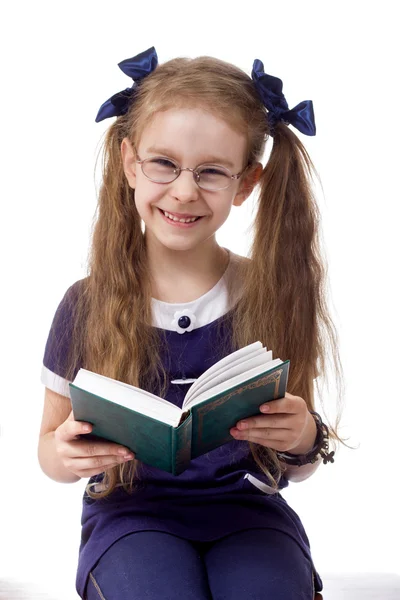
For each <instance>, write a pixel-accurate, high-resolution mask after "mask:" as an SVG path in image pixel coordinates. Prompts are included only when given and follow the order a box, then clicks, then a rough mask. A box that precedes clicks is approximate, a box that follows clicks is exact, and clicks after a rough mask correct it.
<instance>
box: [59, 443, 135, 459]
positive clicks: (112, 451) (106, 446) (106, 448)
mask: <svg viewBox="0 0 400 600" xmlns="http://www.w3.org/2000/svg"><path fill="white" fill-rule="evenodd" d="M68 454H69V456H70V457H71V458H87V457H92V458H95V457H97V456H114V460H115V457H116V456H117V457H119V456H126V455H127V454H133V452H132V451H131V450H129V448H125V447H124V446H119V445H118V444H114V443H112V442H92V441H90V440H85V439H83V440H82V441H79V440H77V441H76V442H74V444H71V445H70V446H69V448H68Z"/></svg>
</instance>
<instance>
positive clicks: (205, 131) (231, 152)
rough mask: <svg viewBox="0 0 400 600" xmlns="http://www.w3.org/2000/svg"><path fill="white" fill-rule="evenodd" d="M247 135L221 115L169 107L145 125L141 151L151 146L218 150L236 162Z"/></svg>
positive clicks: (200, 109)
mask: <svg viewBox="0 0 400 600" xmlns="http://www.w3.org/2000/svg"><path fill="white" fill-rule="evenodd" d="M246 143H247V139H246V136H245V135H244V134H243V133H242V132H239V131H238V130H237V129H234V128H233V127H232V125H231V124H229V123H228V122H227V121H225V120H224V119H222V118H221V117H220V116H218V115H217V114H215V113H213V112H211V111H210V110H206V109H204V108H199V107H193V108H169V109H167V110H164V111H158V112H156V113H155V114H154V115H153V116H152V117H151V119H150V121H149V122H148V123H147V124H146V125H145V126H144V128H143V130H142V133H141V136H140V141H139V140H138V146H139V144H140V147H141V149H142V148H143V149H144V150H147V149H148V148H150V147H152V148H153V147H155V146H158V147H160V148H169V147H171V149H174V148H175V149H178V148H182V151H185V150H190V149H193V150H196V149H201V148H204V149H208V150H210V148H211V149H218V150H219V152H220V153H221V152H222V153H224V155H228V156H231V157H232V159H234V160H235V159H236V158H237V157H241V156H242V153H243V151H244V150H245V148H246Z"/></svg>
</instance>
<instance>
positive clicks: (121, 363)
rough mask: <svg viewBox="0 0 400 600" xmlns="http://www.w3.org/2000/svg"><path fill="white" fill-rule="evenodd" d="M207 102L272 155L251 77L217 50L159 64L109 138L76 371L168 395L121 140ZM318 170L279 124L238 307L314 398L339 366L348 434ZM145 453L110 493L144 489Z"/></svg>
mask: <svg viewBox="0 0 400 600" xmlns="http://www.w3.org/2000/svg"><path fill="white" fill-rule="evenodd" d="M181 107H200V108H203V109H205V110H208V111H210V112H211V113H212V114H213V115H215V116H217V117H219V118H220V119H222V120H224V121H225V122H227V123H228V124H229V125H230V126H231V127H232V128H233V129H234V130H236V131H238V132H240V133H243V134H244V135H245V136H246V138H247V141H248V143H247V149H246V156H245V157H244V162H243V164H244V165H245V164H247V163H256V162H257V161H260V160H261V159H262V157H263V154H264V151H265V145H266V142H267V140H268V139H269V135H270V131H269V126H268V120H267V111H266V109H265V107H264V106H263V104H262V103H261V101H260V98H259V96H258V94H257V92H256V90H255V87H254V84H253V81H252V80H251V78H250V77H249V76H248V75H247V74H246V73H245V72H243V71H242V70H241V69H239V68H237V67H236V66H234V65H232V64H229V63H227V62H223V61H221V60H218V59H216V58H212V57H208V56H203V57H198V58H195V59H188V58H175V59H173V60H170V61H168V62H166V63H164V64H161V65H159V66H158V67H157V68H156V69H155V70H154V71H153V72H152V73H151V74H150V75H148V76H147V77H146V78H145V79H144V80H142V82H141V83H140V85H139V88H138V92H137V95H136V97H135V101H134V103H133V104H131V106H130V108H129V110H128V112H127V113H126V114H125V115H123V116H120V117H118V118H117V119H116V120H115V122H114V123H113V124H112V125H111V126H110V128H109V129H108V131H107V133H106V137H105V141H104V162H103V180H102V185H101V188H100V193H99V200H98V210H97V215H96V217H97V218H96V219H95V225H94V230H93V235H92V240H91V247H90V252H89V260H88V275H87V277H85V279H83V280H81V281H80V282H78V283H79V293H77V299H76V302H75V301H74V302H73V303H72V304H73V309H74V319H73V338H72V339H73V342H72V344H71V347H70V355H69V371H68V375H67V378H71V379H72V374H73V373H74V372H75V369H76V365H77V364H78V362H79V361H82V362H81V364H83V366H84V367H85V368H87V369H90V370H92V371H96V372H98V373H101V374H103V375H106V376H108V377H113V378H115V379H119V380H121V381H124V382H127V383H130V384H133V385H139V386H141V387H143V388H145V389H149V390H151V391H153V392H154V391H155V393H158V394H160V395H162V394H163V392H164V391H165V389H166V374H165V372H164V370H163V367H162V364H161V359H160V350H161V345H162V344H163V343H165V339H164V336H163V333H162V331H161V330H159V329H156V328H154V327H152V315H151V289H150V282H149V277H148V269H147V256H146V248H145V243H144V236H143V233H142V229H141V219H140V217H139V214H138V212H137V210H136V206H135V192H134V190H133V189H132V188H131V187H130V186H129V185H128V182H127V179H126V176H125V174H124V170H123V165H122V160H121V150H120V148H121V142H122V140H123V138H125V137H127V138H128V139H129V140H130V141H131V143H132V144H133V145H136V144H137V143H138V141H139V140H140V137H141V134H142V132H143V130H144V128H145V127H146V126H147V125H148V124H149V123H150V121H151V120H152V118H153V116H154V115H155V114H156V113H157V112H158V111H165V110H168V109H170V108H181ZM313 172H315V169H314V166H313V164H312V162H311V159H310V157H309V155H308V153H307V151H306V149H305V148H304V146H303V145H302V143H301V141H300V140H299V138H298V137H297V136H296V135H295V134H294V133H293V132H292V131H291V130H290V129H289V128H288V127H287V126H286V125H285V124H283V123H278V124H277V125H276V126H275V131H274V137H273V147H272V149H271V154H270V157H269V160H268V162H267V164H266V166H265V168H264V169H263V172H262V175H261V178H260V180H259V194H258V199H257V200H258V208H257V212H256V215H255V219H254V237H253V242H252V246H251V253H250V256H249V259H250V260H248V261H244V262H243V266H242V269H243V272H242V275H241V279H242V280H243V293H242V295H241V297H240V299H239V301H238V302H237V303H236V305H235V307H234V309H233V311H232V313H231V318H232V336H233V337H232V341H233V346H234V347H235V348H239V347H242V346H244V345H246V344H249V343H251V342H254V341H256V340H260V341H261V342H263V344H264V345H265V346H267V347H268V348H271V349H273V351H274V355H275V356H279V357H280V358H281V359H282V360H286V359H288V358H289V359H290V376H289V382H288V391H289V392H290V393H292V394H295V395H297V396H301V397H302V398H304V399H305V401H306V403H307V405H308V407H309V409H311V410H313V409H314V408H315V407H314V379H315V378H317V377H318V379H317V383H318V385H320V381H321V378H324V377H325V376H326V374H327V368H328V363H330V362H331V364H332V366H333V371H334V376H335V380H336V384H337V389H338V401H337V406H336V409H337V417H336V422H335V424H334V425H329V433H330V438H331V439H332V440H338V441H340V442H342V443H343V440H342V439H341V438H340V437H339V435H338V432H337V427H338V424H339V420H340V412H341V396H342V368H341V364H340V359H339V353H338V343H337V336H336V331H335V327H334V325H333V322H332V320H331V318H330V316H329V312H328V308H327V303H326V272H325V267H324V261H323V258H322V255H321V248H320V241H319V237H318V235H319V234H318V227H319V221H320V216H319V210H318V207H317V204H316V200H315V198H314V195H313V192H312V189H311V179H312V174H313ZM249 445H250V449H251V452H252V455H253V457H254V459H255V461H256V463H257V464H258V466H259V468H260V469H261V470H262V471H263V472H264V473H265V474H266V475H268V476H269V479H270V481H271V487H272V490H273V492H276V491H277V490H278V484H279V480H280V478H281V476H282V473H283V472H284V470H283V467H282V464H281V463H280V462H279V461H278V459H277V456H276V452H275V451H274V450H272V449H270V448H264V447H262V446H260V445H256V444H252V443H250V444H249ZM136 466H137V465H136V462H135V461H131V462H130V463H128V464H125V465H121V466H119V467H115V468H113V469H110V470H108V471H106V472H105V474H104V478H103V485H102V491H101V492H94V491H92V490H91V489H89V488H88V494H89V495H90V496H91V497H92V498H101V497H105V496H107V495H109V494H110V493H111V492H112V491H113V490H114V488H115V486H116V485H117V484H119V485H122V486H123V487H124V488H125V489H126V491H129V492H131V491H132V490H133V489H134V481H135V478H136V476H137V473H136V471H137V469H136Z"/></svg>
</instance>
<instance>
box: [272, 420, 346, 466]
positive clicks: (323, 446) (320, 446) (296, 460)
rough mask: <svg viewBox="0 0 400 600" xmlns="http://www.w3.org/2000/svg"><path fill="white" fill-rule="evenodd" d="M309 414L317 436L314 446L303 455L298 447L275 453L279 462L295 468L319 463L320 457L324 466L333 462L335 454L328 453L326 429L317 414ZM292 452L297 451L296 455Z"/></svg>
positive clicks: (327, 433)
mask: <svg viewBox="0 0 400 600" xmlns="http://www.w3.org/2000/svg"><path fill="white" fill-rule="evenodd" d="M309 412H310V415H312V418H313V419H314V421H315V425H316V429H317V435H316V438H315V442H314V446H313V447H312V448H311V450H309V451H308V452H305V453H303V454H299V453H298V450H299V448H300V446H297V447H296V448H294V449H291V451H290V452H276V455H277V458H278V459H279V460H280V461H282V462H284V463H287V464H289V465H294V466H297V467H301V466H303V465H307V464H309V463H311V464H312V463H315V462H317V461H319V460H320V458H321V457H322V458H323V461H324V464H326V463H328V462H332V463H333V462H334V459H333V456H334V454H335V452H334V451H332V452H329V430H328V427H327V426H326V425H325V423H323V422H322V419H321V416H320V415H319V414H318V413H316V412H314V411H312V410H311V411H309ZM293 450H297V453H294V452H293Z"/></svg>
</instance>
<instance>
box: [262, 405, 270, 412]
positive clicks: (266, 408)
mask: <svg viewBox="0 0 400 600" xmlns="http://www.w3.org/2000/svg"><path fill="white" fill-rule="evenodd" d="M260 410H261V412H268V411H269V406H268V404H266V405H265V406H262V407H261V408H260Z"/></svg>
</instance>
